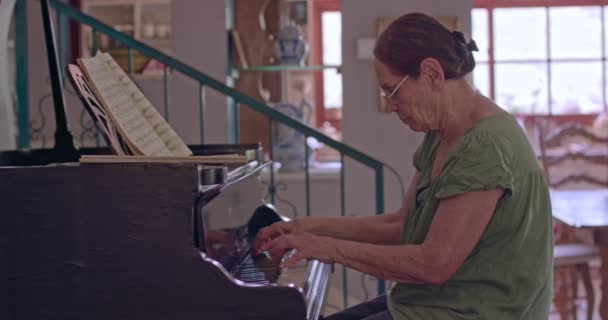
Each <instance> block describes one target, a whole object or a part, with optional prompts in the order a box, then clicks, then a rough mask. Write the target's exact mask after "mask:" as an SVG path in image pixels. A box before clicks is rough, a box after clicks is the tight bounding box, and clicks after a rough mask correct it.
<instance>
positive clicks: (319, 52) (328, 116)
mask: <svg viewBox="0 0 608 320" xmlns="http://www.w3.org/2000/svg"><path fill="white" fill-rule="evenodd" d="M329 11H338V12H339V11H340V0H312V2H311V12H312V14H311V19H312V22H311V26H312V30H311V33H312V37H311V42H312V43H311V50H310V63H311V64H312V65H322V64H323V34H322V30H323V28H322V21H321V16H322V14H323V13H324V12H329ZM313 79H314V90H315V93H314V102H315V124H316V126H317V127H320V126H321V125H323V123H324V122H329V123H330V124H331V125H332V126H334V127H335V128H336V129H338V131H341V130H342V107H340V108H332V110H331V111H329V110H328V109H327V108H325V102H324V100H325V97H324V93H323V71H322V70H319V71H317V72H315V74H314V77H313Z"/></svg>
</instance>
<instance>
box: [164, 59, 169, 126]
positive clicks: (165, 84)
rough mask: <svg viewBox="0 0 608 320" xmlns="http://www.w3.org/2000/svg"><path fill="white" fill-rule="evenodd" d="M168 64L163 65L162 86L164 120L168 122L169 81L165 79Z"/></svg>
mask: <svg viewBox="0 0 608 320" xmlns="http://www.w3.org/2000/svg"><path fill="white" fill-rule="evenodd" d="M168 68H169V67H168V66H167V65H166V64H165V65H164V67H163V88H164V91H165V120H166V121H167V122H169V81H168V79H167V70H168Z"/></svg>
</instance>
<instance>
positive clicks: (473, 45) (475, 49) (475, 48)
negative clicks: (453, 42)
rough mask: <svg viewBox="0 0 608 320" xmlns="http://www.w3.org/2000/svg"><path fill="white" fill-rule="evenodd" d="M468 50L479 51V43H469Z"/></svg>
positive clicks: (472, 41)
mask: <svg viewBox="0 0 608 320" xmlns="http://www.w3.org/2000/svg"><path fill="white" fill-rule="evenodd" d="M467 48H468V49H469V51H479V48H477V43H475V40H472V39H471V41H469V43H467Z"/></svg>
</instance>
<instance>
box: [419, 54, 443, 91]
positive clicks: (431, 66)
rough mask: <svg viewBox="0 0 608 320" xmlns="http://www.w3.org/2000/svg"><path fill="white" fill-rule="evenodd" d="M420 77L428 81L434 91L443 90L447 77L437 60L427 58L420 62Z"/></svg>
mask: <svg viewBox="0 0 608 320" xmlns="http://www.w3.org/2000/svg"><path fill="white" fill-rule="evenodd" d="M420 76H421V77H422V78H423V79H425V80H426V81H428V83H429V84H430V86H431V88H432V89H433V90H441V89H443V85H444V84H445V75H444V73H443V68H442V67H441V64H440V63H439V61H437V59H435V58H425V59H424V60H422V62H420Z"/></svg>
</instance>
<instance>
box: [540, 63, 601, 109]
mask: <svg viewBox="0 0 608 320" xmlns="http://www.w3.org/2000/svg"><path fill="white" fill-rule="evenodd" d="M551 95H552V99H551V105H552V106H551V108H552V113H554V114H564V113H593V112H599V111H601V110H602V109H603V108H602V63H601V62H584V63H581V62H578V63H570V62H554V63H553V64H551Z"/></svg>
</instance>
